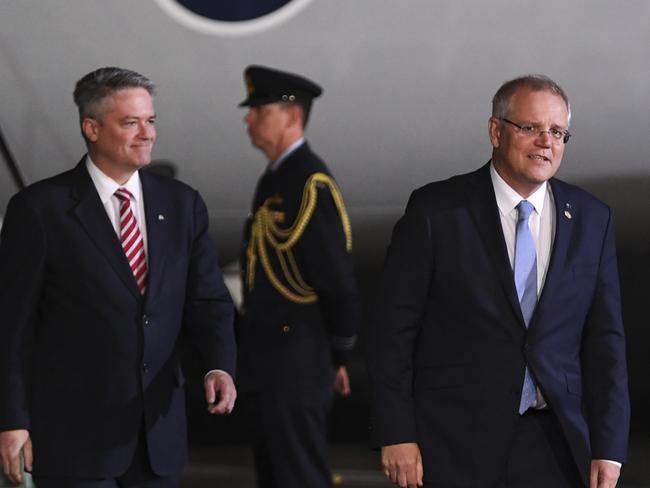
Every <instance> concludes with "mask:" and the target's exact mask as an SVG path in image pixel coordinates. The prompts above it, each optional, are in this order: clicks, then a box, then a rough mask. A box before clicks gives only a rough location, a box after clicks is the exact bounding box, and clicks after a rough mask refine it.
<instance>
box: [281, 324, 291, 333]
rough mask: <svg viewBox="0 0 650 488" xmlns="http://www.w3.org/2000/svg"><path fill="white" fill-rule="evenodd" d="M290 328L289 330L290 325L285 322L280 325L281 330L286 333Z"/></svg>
mask: <svg viewBox="0 0 650 488" xmlns="http://www.w3.org/2000/svg"><path fill="white" fill-rule="evenodd" d="M290 330H291V327H289V326H288V325H287V324H284V325H283V326H282V332H284V333H285V334H286V333H287V332H289V331H290Z"/></svg>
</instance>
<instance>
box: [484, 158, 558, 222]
mask: <svg viewBox="0 0 650 488" xmlns="http://www.w3.org/2000/svg"><path fill="white" fill-rule="evenodd" d="M490 177H491V178H492V186H493V187H494V195H495V197H496V199H497V206H498V207H499V210H500V211H501V213H502V214H503V215H509V214H510V212H512V211H513V210H514V209H515V208H516V207H517V205H519V202H521V201H522V200H528V201H529V202H530V203H532V204H533V207H535V211H536V212H537V215H542V211H543V210H544V201H545V199H546V191H547V186H548V183H547V182H546V181H545V182H544V183H542V185H541V186H540V187H539V188H538V189H537V190H535V192H534V193H532V194H531V195H530V196H529V197H528V198H525V199H524V198H522V196H521V195H520V194H519V193H517V192H516V191H515V190H513V189H512V187H511V186H510V185H508V183H506V182H505V181H504V179H503V178H501V175H499V173H498V172H497V170H496V169H495V168H494V163H490Z"/></svg>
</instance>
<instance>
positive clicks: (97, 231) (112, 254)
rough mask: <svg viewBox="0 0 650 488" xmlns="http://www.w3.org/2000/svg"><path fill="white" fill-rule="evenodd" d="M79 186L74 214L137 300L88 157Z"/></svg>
mask: <svg viewBox="0 0 650 488" xmlns="http://www.w3.org/2000/svg"><path fill="white" fill-rule="evenodd" d="M74 174H75V183H74V184H73V187H72V198H73V199H75V200H77V202H78V203H77V205H76V206H75V207H74V213H75V215H76V216H77V218H78V219H79V222H80V223H81V225H82V226H83V227H84V228H85V230H86V232H87V233H88V236H89V237H90V239H91V240H92V241H93V242H94V243H95V245H96V246H97V248H98V249H99V250H100V251H101V253H102V254H103V255H104V257H105V258H106V259H107V260H108V262H109V264H110V265H111V267H112V268H113V269H114V270H115V272H116V273H117V275H118V276H119V277H120V279H121V280H122V281H123V282H124V284H125V285H126V287H127V288H128V289H129V290H130V291H131V293H133V294H134V295H135V296H136V297H137V298H139V297H140V292H139V291H138V287H137V284H136V281H135V278H134V277H133V273H132V271H131V267H130V266H129V263H128V261H127V260H126V256H125V255H124V250H123V249H122V243H121V242H120V240H119V239H118V237H117V234H116V233H115V229H113V226H112V225H111V222H110V220H109V219H108V216H107V215H106V210H105V209H104V206H103V205H102V202H101V200H100V199H99V195H98V194H97V190H96V189H95V186H94V185H93V182H92V180H91V179H90V175H89V174H88V170H87V169H86V158H85V157H84V158H82V160H81V161H80V162H79V164H78V165H77V167H76V168H75V172H74Z"/></svg>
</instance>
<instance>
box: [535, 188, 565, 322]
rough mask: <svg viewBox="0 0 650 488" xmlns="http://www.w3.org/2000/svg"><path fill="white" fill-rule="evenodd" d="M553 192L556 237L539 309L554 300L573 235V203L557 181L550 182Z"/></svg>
mask: <svg viewBox="0 0 650 488" xmlns="http://www.w3.org/2000/svg"><path fill="white" fill-rule="evenodd" d="M549 184H550V185H551V191H552V192H553V201H554V203H555V237H554V239H553V250H552V251H551V257H550V261H549V265H548V271H547V273H546V279H545V280H544V288H543V289H542V294H541V296H540V298H539V303H538V304H537V308H542V307H546V306H548V304H549V303H550V301H551V300H552V299H553V297H552V295H553V290H554V289H555V288H556V287H555V283H557V282H558V280H560V279H561V277H562V274H563V272H564V270H565V262H566V256H567V251H568V249H569V243H570V242H571V236H572V234H573V222H572V219H573V217H574V215H573V214H574V213H575V211H574V210H573V208H572V205H571V202H570V201H569V200H568V195H566V192H565V191H564V189H563V188H562V186H561V184H559V183H558V182H557V180H554V179H551V180H549ZM533 321H534V315H533Z"/></svg>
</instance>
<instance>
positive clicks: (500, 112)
mask: <svg viewBox="0 0 650 488" xmlns="http://www.w3.org/2000/svg"><path fill="white" fill-rule="evenodd" d="M521 88H529V89H531V90H533V91H545V92H549V93H553V94H554V95H557V96H559V97H560V98H562V100H564V103H565V105H566V109H567V112H568V113H569V117H568V122H571V105H570V104H569V97H567V95H566V93H565V91H564V90H563V89H562V87H561V86H560V85H558V84H557V83H556V82H554V81H553V80H552V79H550V78H549V77H548V76H545V75H524V76H519V77H518V78H515V79H513V80H510V81H506V82H505V83H504V84H503V85H501V87H500V88H499V89H498V90H497V92H496V93H495V94H494V98H492V117H495V118H497V119H501V118H503V117H506V116H507V115H508V111H509V110H510V101H511V99H512V96H513V95H514V94H515V92H517V91H518V90H520V89H521Z"/></svg>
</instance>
